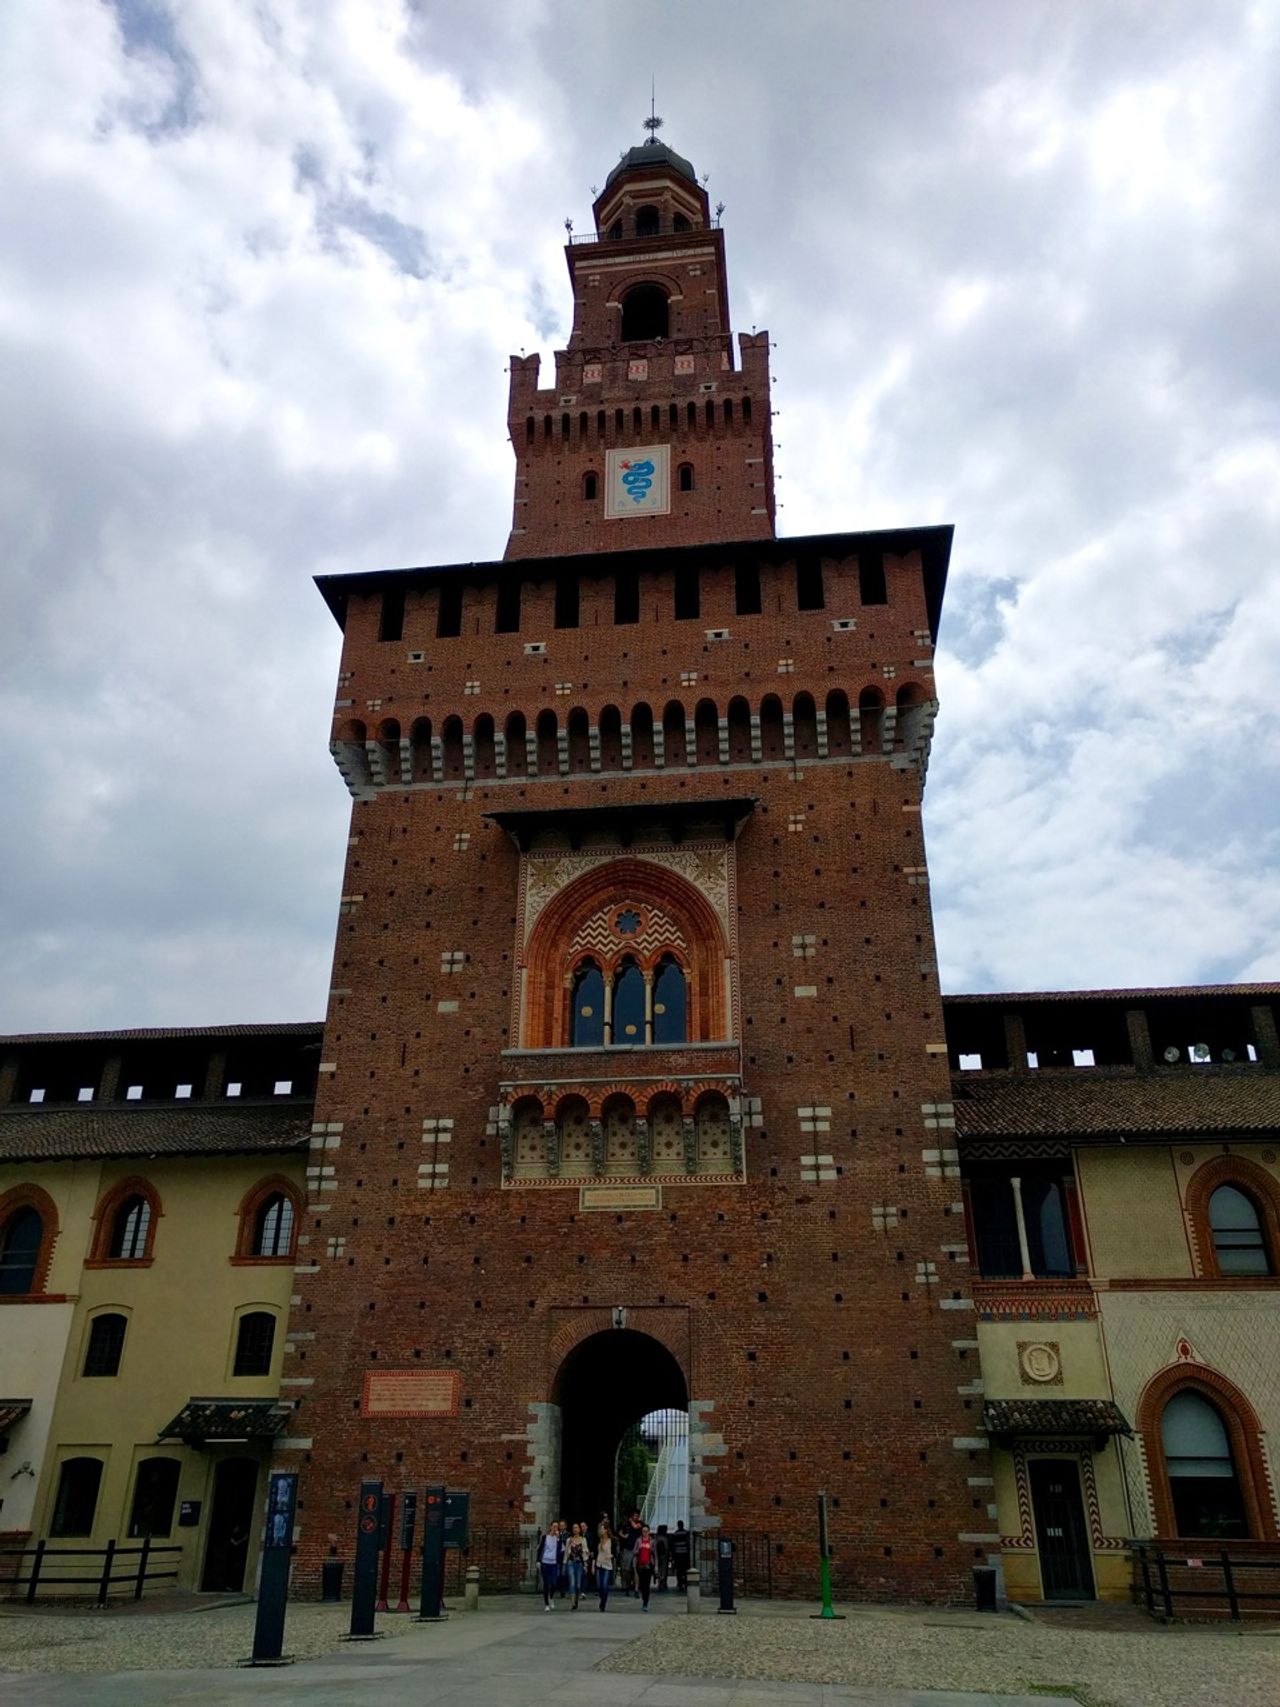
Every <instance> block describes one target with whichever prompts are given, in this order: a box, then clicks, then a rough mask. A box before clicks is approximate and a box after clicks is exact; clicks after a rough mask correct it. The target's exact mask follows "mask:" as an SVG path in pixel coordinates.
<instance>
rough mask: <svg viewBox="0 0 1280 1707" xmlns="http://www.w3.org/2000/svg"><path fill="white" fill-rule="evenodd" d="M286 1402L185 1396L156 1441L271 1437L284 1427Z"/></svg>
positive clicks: (287, 1408)
mask: <svg viewBox="0 0 1280 1707" xmlns="http://www.w3.org/2000/svg"><path fill="white" fill-rule="evenodd" d="M288 1416H289V1407H288V1405H284V1404H281V1403H280V1401H279V1400H278V1399H188V1400H187V1402H186V1404H185V1405H184V1406H183V1407H182V1409H181V1410H180V1411H179V1412H178V1414H177V1416H176V1417H174V1419H173V1421H172V1422H171V1423H168V1424H166V1426H165V1427H164V1428H162V1429H161V1430H160V1431H159V1433H158V1434H157V1435H156V1439H157V1440H185V1441H188V1442H190V1443H191V1444H193V1445H196V1446H202V1445H203V1444H204V1442H205V1441H206V1440H272V1439H274V1438H275V1436H276V1435H277V1434H279V1432H280V1430H281V1429H282V1428H283V1427H284V1425H285V1422H286V1421H287V1419H288Z"/></svg>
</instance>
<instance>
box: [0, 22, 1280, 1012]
mask: <svg viewBox="0 0 1280 1707" xmlns="http://www.w3.org/2000/svg"><path fill="white" fill-rule="evenodd" d="M0 64H3V66H4V72H5V75H4V82H5V96H4V100H3V102H2V103H0V152H2V157H0V435H2V438H0V515H2V517H3V550H2V553H0V574H2V575H3V582H4V607H3V608H4V620H3V622H2V623H0V712H2V713H3V718H4V726H5V729H6V732H7V739H6V741H5V743H4V757H3V761H2V762H3V765H4V769H5V773H6V775H5V780H4V796H3V798H4V803H5V825H6V834H5V837H4V850H5V853H4V859H3V864H2V865H0V957H2V961H0V963H2V965H3V970H4V976H3V980H2V982H0V1029H3V1030H39V1029H62V1028H75V1027H90V1026H117V1025H145V1024H164V1023H174V1024H198V1023H203V1022H214V1021H224V1020H270V1019H303V1018H312V1017H318V1016H319V1015H320V1014H321V1013H322V1011H323V1005H324V991H325V988H326V985H327V974H328V963H329V956H330V952H331V947H332V941H333V929H334V922H335V908H336V903H337V897H338V892H339V879H340V874H341V860H342V855H343V851H344V841H345V826H346V818H347V812H348V806H349V801H348V797H347V795H346V792H345V790H344V789H343V787H342V785H341V783H340V781H339V779H338V777H337V774H336V772H335V771H334V769H333V766H332V764H331V761H330V759H329V757H328V752H327V747H326V742H327V737H328V724H329V715H330V709H331V703H332V696H333V684H334V676H335V671H336V666H337V656H338V634H337V631H336V629H335V628H334V627H333V625H332V623H331V621H330V619H329V617H328V615H327V613H326V611H325V610H324V607H323V606H322V604H321V601H320V599H319V596H318V595H317V594H316V592H315V590H314V588H313V587H312V584H311V576H312V575H314V574H316V573H318V572H327V571H333V570H339V569H341V570H356V569H373V568H378V567H381V566H385V565H392V564H406V563H423V562H433V561H436V562H450V561H456V560H459V559H469V558H483V557H492V556H497V555H500V553H501V551H502V548H503V545H504V542H505V538H506V532H507V527H508V523H509V495H510V482H511V474H512V460H511V452H510V449H509V447H508V446H507V444H506V442H505V433H504V414H505V387H506V379H505V375H504V371H503V370H504V366H505V360H506V356H507V354H508V352H509V351H512V350H518V349H521V348H525V349H530V350H532V349H536V348H540V349H541V350H542V351H543V352H544V360H546V359H548V358H549V355H550V352H551V351H552V350H553V349H554V348H555V347H556V346H557V345H558V344H561V343H563V341H564V339H565V336H566V334H567V331H568V326H569V313H570V302H569V295H568V290H567V285H566V278H565V273H564V262H563V257H562V254H561V243H562V240H563V230H562V221H563V219H564V218H565V216H566V215H570V216H572V217H573V218H574V219H575V221H576V223H577V226H578V229H579V230H582V229H583V228H584V227H585V226H586V224H587V221H588V217H589V213H588V210H589V204H590V200H591V191H590V186H591V185H592V184H598V183H601V182H602V181H603V178H604V174H605V173H606V172H607V171H608V169H609V166H610V165H611V163H612V162H613V161H614V160H615V159H616V157H617V155H618V153H619V152H620V151H621V150H622V149H623V148H625V147H627V146H628V145H629V144H631V143H633V142H636V141H639V140H641V138H642V132H641V129H640V120H641V118H642V117H643V116H644V114H645V112H646V110H647V106H648V93H649V77H650V74H651V72H652V73H653V74H654V75H655V76H656V78H657V84H658V105H659V110H660V111H661V112H662V113H663V114H664V115H665V117H666V120H667V125H666V130H665V132H664V136H665V138H666V139H667V140H669V141H670V142H671V143H672V144H673V145H674V146H675V147H677V148H678V149H679V150H680V151H681V152H682V153H685V154H687V155H689V156H690V157H691V158H692V159H693V161H694V163H695V165H696V167H697V169H698V170H699V172H708V173H709V174H710V191H711V194H712V198H713V200H723V201H724V202H725V203H726V213H725V225H726V228H727V232H728V242H729V260H730V292H731V301H732V306H733V311H734V320H735V324H736V325H737V326H738V327H739V328H750V327H751V326H753V325H756V326H768V327H769V328H770V331H771V332H772V334H773V337H774V338H775V339H776V342H777V349H776V352H775V357H774V360H775V372H776V378H777V395H776V402H777V405H778V407H779V409H780V411H781V413H780V416H779V419H778V421H777V423H776V429H777V436H778V440H779V441H780V448H779V453H778V469H779V474H780V485H779V496H780V498H781V500H782V503H783V505H784V507H783V509H782V510H781V512H780V526H781V529H782V531H783V532H785V533H804V532H808V531H812V530H817V529H827V528H830V529H856V528H864V527H884V526H892V525H896V524H905V523H924V522H953V523H954V524H955V526H956V544H955V552H954V555H953V559H952V570H951V583H950V588H949V593H948V605H947V609H946V612H945V614H944V618H943V626H942V635H941V654H940V660H939V683H940V690H941V697H942V714H941V717H940V720H939V726H938V734H937V739H936V741H935V745H934V753H933V761H932V768H931V771H930V778H929V787H928V794H927V802H928V804H927V826H928V832H929V838H930V859H931V867H932V872H933V880H934V903H935V907H936V911H937V925H938V936H939V946H940V953H941V959H942V968H943V982H944V988H946V989H949V990H961V989H998V988H1015V989H1016V988H1042V987H1069V986H1083V987H1088V986H1097V985H1110V984H1143V983H1164V982H1169V983H1190V982H1199V981H1224V980H1231V979H1247V978H1254V979H1261V978H1277V977H1280V827H1278V817H1280V813H1278V809H1277V801H1278V800H1280V715H1278V712H1277V694H1276V659H1277V655H1278V654H1280V573H1278V565H1280V431H1278V428H1280V421H1278V415H1280V407H1278V398H1280V359H1278V344H1280V312H1278V311H1277V303H1280V220H1278V217H1277V207H1278V205H1280V202H1278V200H1277V194H1276V169H1277V161H1278V160H1280V86H1278V85H1280V76H1278V67H1280V6H1277V5H1276V4H1275V3H1274V0H1273V3H1267V0H1261V3H1259V4H1249V3H1247V0H1215V3H1214V4H1213V5H1210V6H1206V5H1205V4H1203V0H1147V3H1134V0H1108V3H1107V4H1105V5H1103V4H1100V3H1098V4H1088V3H1084V4H1069V3H1067V0H892V3H890V0H882V3H872V0H855V3H845V4H836V3H835V0H789V4H788V5H787V6H785V7H781V8H780V7H778V6H777V5H775V4H766V3H765V0H697V3H694V0H683V3H680V0H647V3H646V4H645V5H644V6H643V7H642V8H631V7H623V6H621V5H616V4H613V3H611V0H604V3H601V0H560V3H558V4H557V3H554V0H414V3H411V0H114V3H109V0H8V4H7V5H5V6H4V8H3V9H2V11H0Z"/></svg>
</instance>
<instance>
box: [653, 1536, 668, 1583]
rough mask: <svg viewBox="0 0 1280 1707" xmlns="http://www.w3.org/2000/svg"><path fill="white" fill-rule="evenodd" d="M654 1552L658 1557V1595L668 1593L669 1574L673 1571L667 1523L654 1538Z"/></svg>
mask: <svg viewBox="0 0 1280 1707" xmlns="http://www.w3.org/2000/svg"><path fill="white" fill-rule="evenodd" d="M653 1550H654V1552H655V1553H656V1554H657V1557H658V1593H659V1594H665V1593H666V1592H667V1573H668V1572H669V1571H670V1569H671V1537H670V1536H669V1535H668V1534H667V1526H666V1524H665V1523H660V1524H659V1525H658V1533H657V1535H655V1536H654V1541H653Z"/></svg>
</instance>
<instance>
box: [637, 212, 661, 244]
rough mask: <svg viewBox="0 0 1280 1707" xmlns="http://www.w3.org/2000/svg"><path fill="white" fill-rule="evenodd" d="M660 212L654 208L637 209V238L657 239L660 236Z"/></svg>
mask: <svg viewBox="0 0 1280 1707" xmlns="http://www.w3.org/2000/svg"><path fill="white" fill-rule="evenodd" d="M658 224H659V216H658V210H657V208H656V207H653V206H646V207H638V208H637V209H636V236H637V237H656V236H657V235H658Z"/></svg>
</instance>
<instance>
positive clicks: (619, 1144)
mask: <svg viewBox="0 0 1280 1707" xmlns="http://www.w3.org/2000/svg"><path fill="white" fill-rule="evenodd" d="M502 1059H503V1067H504V1075H505V1076H504V1077H503V1079H502V1081H501V1083H500V1085H499V1091H498V1095H499V1101H498V1103H497V1105H496V1107H495V1108H494V1110H493V1120H492V1127H493V1131H494V1133H495V1134H496V1136H497V1137H498V1138H499V1140H500V1144H501V1150H502V1175H503V1182H504V1184H508V1185H519V1184H527V1185H537V1184H542V1185H559V1184H564V1185H568V1184H572V1183H576V1182H582V1181H589V1180H595V1181H606V1180H607V1181H613V1182H615V1183H617V1184H624V1183H639V1182H649V1181H653V1182H654V1183H658V1182H660V1181H664V1180H665V1181H669V1182H674V1181H677V1180H689V1179H698V1180H703V1181H705V1180H711V1179H714V1180H717V1181H721V1182H730V1181H740V1180H741V1179H742V1178H743V1177H744V1148H743V1130H744V1127H745V1126H747V1125H750V1124H758V1118H759V1117H758V1106H757V1103H756V1100H755V1099H753V1098H750V1097H746V1096H744V1094H743V1086H742V1052H741V1049H740V1047H739V1045H738V1044H737V1043H730V1042H717V1043H681V1044H648V1045H638V1046H632V1047H626V1046H623V1047H619V1048H609V1049H604V1048H587V1049H573V1048H562V1049H509V1050H504V1051H503V1057H502Z"/></svg>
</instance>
